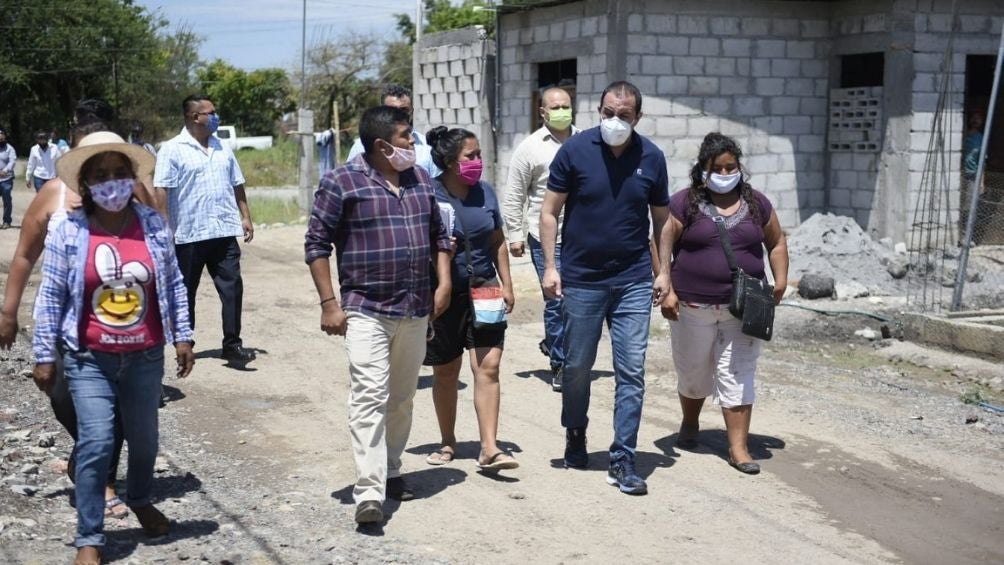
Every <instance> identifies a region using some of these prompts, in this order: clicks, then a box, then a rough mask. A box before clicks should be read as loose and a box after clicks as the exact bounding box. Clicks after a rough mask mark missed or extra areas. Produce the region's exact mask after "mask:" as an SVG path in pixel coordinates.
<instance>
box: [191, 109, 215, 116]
mask: <svg viewBox="0 0 1004 565" xmlns="http://www.w3.org/2000/svg"><path fill="white" fill-rule="evenodd" d="M192 113H193V114H195V115H196V116H215V115H216V110H213V111H212V112H192Z"/></svg>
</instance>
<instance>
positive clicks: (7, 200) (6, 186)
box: [0, 177, 14, 224]
mask: <svg viewBox="0 0 1004 565" xmlns="http://www.w3.org/2000/svg"><path fill="white" fill-rule="evenodd" d="M12 190H14V177H11V178H9V179H7V180H0V198H3V223H5V224H9V223H11V222H12V219H11V215H12V214H13V213H14V201H13V199H11V196H10V193H11V191H12Z"/></svg>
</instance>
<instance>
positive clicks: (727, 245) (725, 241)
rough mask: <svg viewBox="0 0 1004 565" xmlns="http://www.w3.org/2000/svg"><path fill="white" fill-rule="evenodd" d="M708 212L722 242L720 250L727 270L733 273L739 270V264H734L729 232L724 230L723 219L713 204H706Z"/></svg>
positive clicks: (734, 258) (734, 259)
mask: <svg viewBox="0 0 1004 565" xmlns="http://www.w3.org/2000/svg"><path fill="white" fill-rule="evenodd" d="M708 212H709V213H710V214H711V219H712V220H713V221H714V222H715V227H716V228H718V239H720V240H721V241H722V248H723V249H724V250H725V259H726V260H727V261H728V262H729V269H730V270H731V271H732V272H733V273H735V272H736V271H738V270H739V264H738V263H736V256H735V253H733V252H732V240H730V239H729V232H728V230H727V229H725V218H723V217H722V215H721V214H719V213H718V209H717V208H715V204H714V203H713V202H711V203H708Z"/></svg>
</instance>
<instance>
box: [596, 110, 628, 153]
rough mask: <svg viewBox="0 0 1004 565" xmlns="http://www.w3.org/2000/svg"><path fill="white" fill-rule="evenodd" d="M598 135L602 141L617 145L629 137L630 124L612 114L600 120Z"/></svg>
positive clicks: (613, 145) (622, 143)
mask: <svg viewBox="0 0 1004 565" xmlns="http://www.w3.org/2000/svg"><path fill="white" fill-rule="evenodd" d="M600 135H601V136H603V142H604V143H606V144H607V145H609V146H611V147H618V146H620V145H624V143H625V142H626V141H627V140H628V138H629V137H631V124H629V123H627V122H625V121H624V120H622V119H620V118H618V117H616V116H614V117H613V118H606V119H604V120H602V121H600Z"/></svg>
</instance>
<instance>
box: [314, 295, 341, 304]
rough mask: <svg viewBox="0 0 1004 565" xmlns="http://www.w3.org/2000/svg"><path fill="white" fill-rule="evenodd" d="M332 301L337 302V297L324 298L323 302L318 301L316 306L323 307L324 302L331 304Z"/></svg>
mask: <svg viewBox="0 0 1004 565" xmlns="http://www.w3.org/2000/svg"><path fill="white" fill-rule="evenodd" d="M332 300H338V297H337V296H332V297H331V298H325V299H324V300H322V301H320V302H319V303H318V304H320V305H321V306H324V303H325V302H331V301H332Z"/></svg>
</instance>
